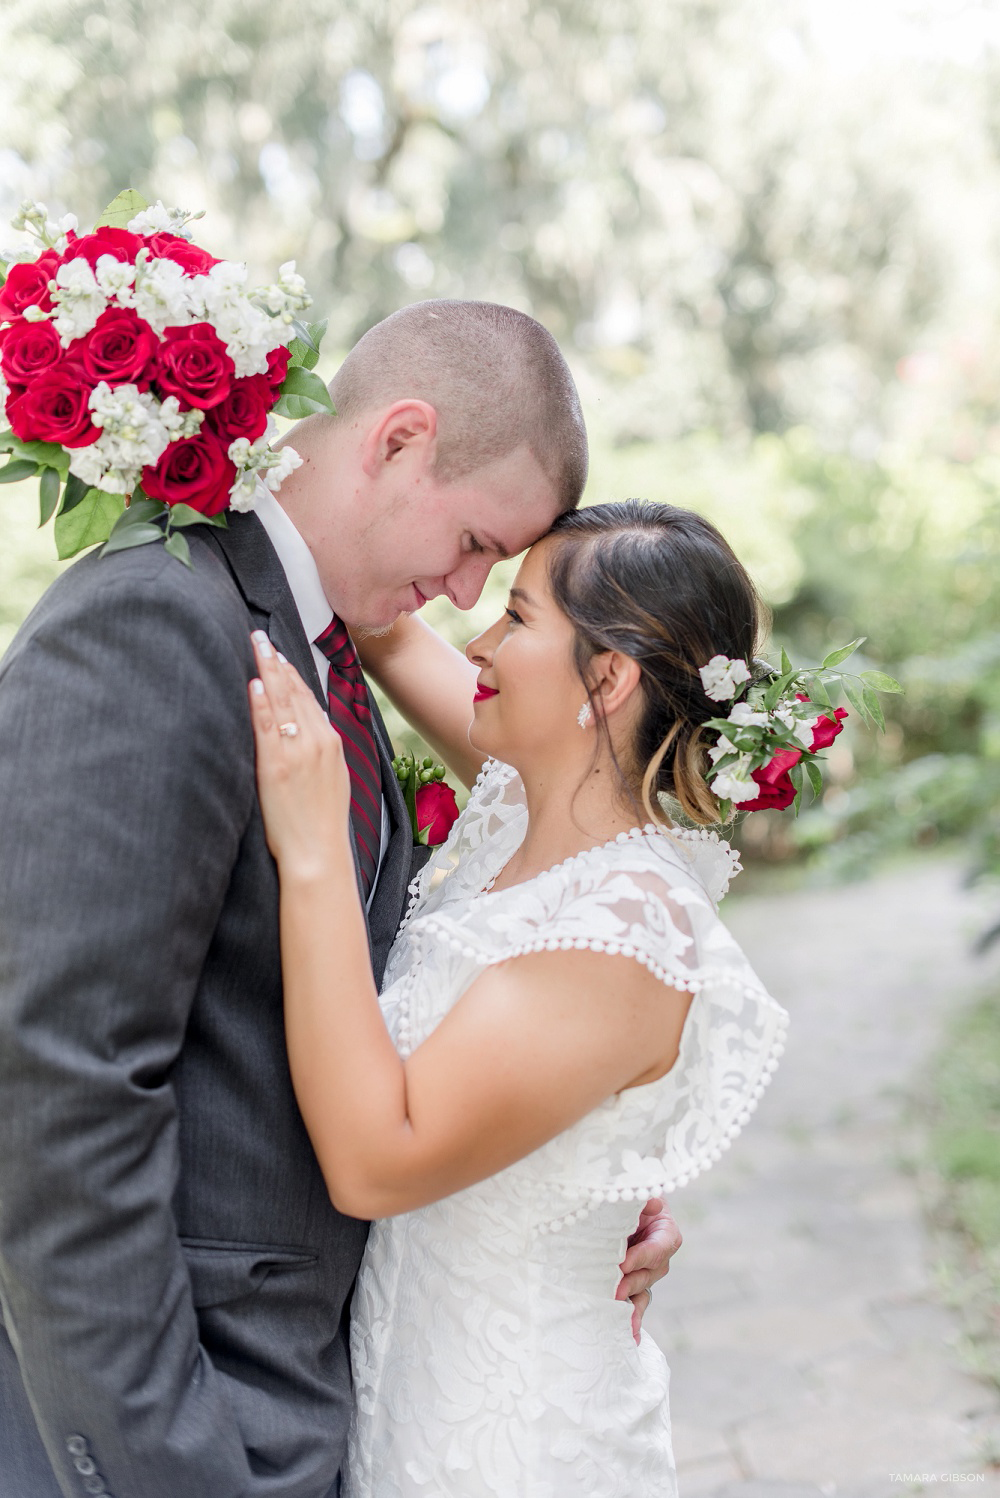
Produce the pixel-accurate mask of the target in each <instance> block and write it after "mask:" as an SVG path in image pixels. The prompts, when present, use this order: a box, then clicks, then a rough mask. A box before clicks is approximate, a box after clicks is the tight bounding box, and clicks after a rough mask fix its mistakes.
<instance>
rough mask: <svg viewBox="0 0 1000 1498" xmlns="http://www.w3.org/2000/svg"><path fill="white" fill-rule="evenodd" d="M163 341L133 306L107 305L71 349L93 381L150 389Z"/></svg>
mask: <svg viewBox="0 0 1000 1498" xmlns="http://www.w3.org/2000/svg"><path fill="white" fill-rule="evenodd" d="M159 346H160V340H159V339H158V338H157V336H156V334H155V333H154V332H153V330H152V328H151V327H150V326H149V323H147V322H143V320H142V318H141V317H139V316H138V314H137V313H136V312H133V310H132V308H131V307H108V309H107V310H106V311H105V312H102V313H101V315H100V317H99V318H98V319H97V322H96V323H95V324H94V327H93V328H92V329H91V331H90V332H89V333H88V334H87V336H86V337H85V338H81V339H79V340H78V341H77V342H76V343H75V344H73V346H72V349H71V350H70V352H71V353H72V355H73V357H74V358H78V359H79V360H80V361H81V363H82V364H83V367H84V369H85V370H86V371H87V375H88V377H89V378H90V380H91V381H92V382H93V384H95V385H97V384H99V383H100V381H101V380H106V381H107V382H108V384H109V385H138V386H139V388H140V390H148V389H149V380H150V374H151V365H152V364H153V361H154V360H155V358H156V354H157V350H158V349H159Z"/></svg>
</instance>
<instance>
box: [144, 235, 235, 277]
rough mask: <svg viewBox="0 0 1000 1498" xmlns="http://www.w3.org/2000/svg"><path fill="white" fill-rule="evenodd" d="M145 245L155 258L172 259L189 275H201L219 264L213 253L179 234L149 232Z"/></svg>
mask: <svg viewBox="0 0 1000 1498" xmlns="http://www.w3.org/2000/svg"><path fill="white" fill-rule="evenodd" d="M146 246H147V248H148V250H149V253H150V254H151V255H155V256H156V258H157V260H174V261H176V263H177V264H178V265H179V266H180V267H181V268H182V270H185V271H186V272H187V274H188V275H189V276H203V275H205V274H206V272H207V271H210V270H211V269H212V266H213V265H218V264H219V261H218V260H216V258H215V256H214V255H210V254H209V253H208V251H207V250H203V249H202V248H201V246H200V245H197V244H192V243H191V241H190V239H184V238H183V237H182V236H181V235H180V234H150V235H149V236H148V237H147V239H146Z"/></svg>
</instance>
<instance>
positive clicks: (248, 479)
mask: <svg viewBox="0 0 1000 1498" xmlns="http://www.w3.org/2000/svg"><path fill="white" fill-rule="evenodd" d="M262 487H263V486H262V485H261V484H260V483H259V480H258V478H257V475H256V473H255V472H254V471H253V470H252V469H249V470H247V471H246V472H245V473H241V474H240V475H239V477H238V478H237V480H236V482H235V484H234V485H233V487H232V488H231V489H230V491H229V508H230V509H231V510H236V511H237V513H238V514H240V515H245V514H247V512H248V511H250V510H255V509H256V508H257V497H258V493H259V490H260V488H262Z"/></svg>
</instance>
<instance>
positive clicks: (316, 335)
mask: <svg viewBox="0 0 1000 1498" xmlns="http://www.w3.org/2000/svg"><path fill="white" fill-rule="evenodd" d="M326 325H327V319H326V318H325V317H324V319H323V321H322V322H313V323H302V322H293V323H292V327H293V328H294V329H295V337H294V338H293V339H292V341H291V343H290V344H289V345H288V352H289V354H290V355H291V360H290V363H289V368H290V369H315V368H316V364H317V361H318V359H319V346H320V344H321V343H322V341H323V335H324V334H325V333H326Z"/></svg>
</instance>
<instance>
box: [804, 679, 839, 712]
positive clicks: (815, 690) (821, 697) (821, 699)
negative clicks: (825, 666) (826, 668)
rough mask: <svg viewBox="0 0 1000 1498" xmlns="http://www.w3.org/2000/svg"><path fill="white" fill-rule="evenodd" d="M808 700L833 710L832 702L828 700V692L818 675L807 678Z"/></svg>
mask: <svg viewBox="0 0 1000 1498" xmlns="http://www.w3.org/2000/svg"><path fill="white" fill-rule="evenodd" d="M809 701H810V702H814V703H815V704H816V706H817V707H828V708H829V709H830V711H831V712H832V711H833V703H832V702H831V701H830V693H829V692H828V691H827V689H826V686H825V684H824V682H823V680H822V678H821V677H819V676H811V677H810V678H809Z"/></svg>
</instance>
